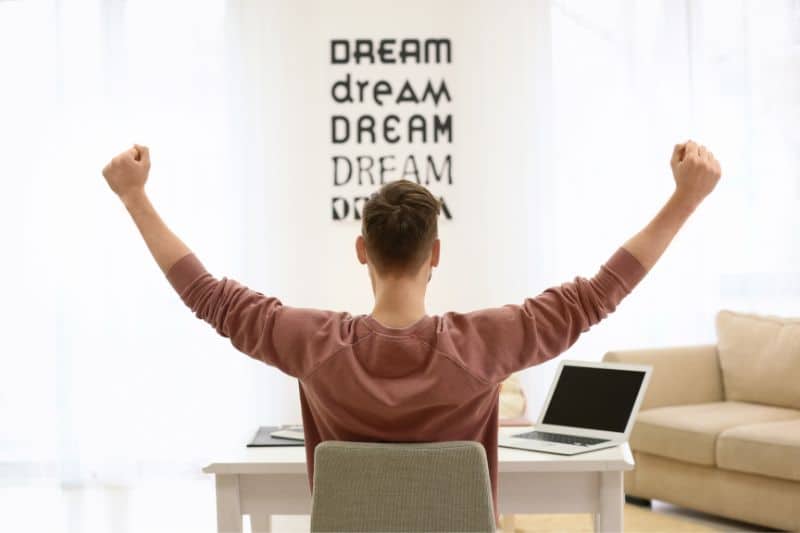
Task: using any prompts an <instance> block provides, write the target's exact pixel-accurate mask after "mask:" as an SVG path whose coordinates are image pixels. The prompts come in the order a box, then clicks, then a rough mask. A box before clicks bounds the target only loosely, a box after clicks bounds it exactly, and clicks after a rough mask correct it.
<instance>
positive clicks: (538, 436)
mask: <svg viewBox="0 0 800 533" xmlns="http://www.w3.org/2000/svg"><path fill="white" fill-rule="evenodd" d="M514 436H515V437H516V438H518V439H532V440H544V441H547V442H558V443H559V444H572V445H573V446H591V445H592V444H600V443H601V442H608V439H593V438H591V437H579V436H577V435H563V434H561V433H547V432H546V431H531V432H529V433H522V434H521V435H514Z"/></svg>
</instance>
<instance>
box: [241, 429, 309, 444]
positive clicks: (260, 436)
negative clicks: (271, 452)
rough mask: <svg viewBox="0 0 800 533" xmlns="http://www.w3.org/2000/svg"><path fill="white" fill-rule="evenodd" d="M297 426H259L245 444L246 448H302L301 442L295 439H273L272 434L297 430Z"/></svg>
mask: <svg viewBox="0 0 800 533" xmlns="http://www.w3.org/2000/svg"><path fill="white" fill-rule="evenodd" d="M298 427H299V426H261V427H260V428H258V431H256V434H255V435H253V438H252V439H251V440H250V442H249V443H247V447H248V448H259V447H263V446H303V441H302V440H298V439H296V438H280V437H273V436H272V434H273V433H276V432H277V433H278V434H281V432H285V431H289V432H291V430H295V431H296V430H297V428H298Z"/></svg>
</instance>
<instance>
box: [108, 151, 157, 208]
mask: <svg viewBox="0 0 800 533" xmlns="http://www.w3.org/2000/svg"><path fill="white" fill-rule="evenodd" d="M149 172H150V151H149V150H148V149H147V147H146V146H142V145H139V144H134V145H133V147H131V148H129V149H128V150H125V151H124V152H122V153H121V154H119V155H117V156H116V157H114V159H112V160H111V161H110V162H109V163H108V164H107V165H106V166H105V168H103V177H104V178H105V179H106V182H108V186H109V187H111V190H112V191H114V192H115V193H117V196H119V197H120V198H121V199H125V197H126V196H128V195H129V194H131V193H137V192H141V191H143V190H144V184H145V183H146V182H147V174H148V173H149Z"/></svg>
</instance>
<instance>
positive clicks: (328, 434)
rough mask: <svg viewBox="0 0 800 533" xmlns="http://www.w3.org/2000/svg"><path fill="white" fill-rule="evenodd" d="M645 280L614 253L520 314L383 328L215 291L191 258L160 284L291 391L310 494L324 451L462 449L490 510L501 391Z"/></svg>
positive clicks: (515, 310) (244, 293)
mask: <svg viewBox="0 0 800 533" xmlns="http://www.w3.org/2000/svg"><path fill="white" fill-rule="evenodd" d="M644 275H645V269H644V267H643V266H642V265H641V264H640V263H639V262H638V261H637V260H636V259H635V258H634V257H633V256H632V255H630V254H629V253H628V252H627V251H625V250H624V249H622V248H620V249H619V250H618V251H617V252H616V253H615V254H614V255H613V256H612V257H611V259H609V261H608V262H607V263H606V264H605V265H603V267H602V268H601V269H600V271H599V272H598V273H597V275H596V276H594V277H593V278H591V279H585V278H575V280H574V281H572V282H570V283H565V284H563V285H560V286H558V287H553V288H550V289H548V290H546V291H544V292H543V293H542V294H540V295H538V296H537V297H535V298H528V299H526V300H525V301H524V302H523V304H522V305H506V306H503V307H497V308H490V309H483V310H479V311H475V312H472V313H453V312H451V313H445V314H444V315H442V316H429V315H425V316H424V317H422V318H421V319H420V320H418V321H417V322H415V323H414V324H411V325H409V326H407V327H404V328H390V327H387V326H385V325H383V324H381V323H380V322H378V321H377V320H376V319H375V318H373V317H372V316H367V315H358V316H355V317H354V316H351V315H350V314H349V313H337V312H333V311H323V310H317V309H302V308H295V307H289V306H285V305H283V304H282V303H281V302H280V301H279V300H278V299H276V298H271V297H267V296H265V295H263V294H261V293H259V292H256V291H253V290H250V289H248V288H247V287H244V286H243V285H241V284H239V283H237V282H235V281H233V280H230V279H227V278H223V279H222V280H217V279H215V278H214V277H212V276H211V275H210V274H209V273H208V272H207V271H206V270H205V268H204V267H203V266H202V264H201V263H200V262H199V261H198V260H197V258H196V257H195V256H194V255H187V256H185V257H183V258H182V259H181V260H180V261H178V262H177V263H176V264H175V265H174V267H173V268H172V269H170V271H169V272H168V273H167V277H168V279H169V281H170V282H171V283H172V285H173V287H174V288H175V290H176V291H177V292H178V293H179V294H180V295H181V298H182V299H183V301H184V302H185V303H186V304H187V305H188V306H189V307H190V308H191V309H192V310H193V311H194V312H195V313H196V314H197V316H198V318H201V319H203V320H206V321H207V322H209V323H210V324H211V325H212V326H214V327H215V328H216V329H217V331H218V332H219V333H220V334H221V335H223V336H226V337H230V339H231V342H232V343H233V345H234V346H235V347H236V348H237V349H239V350H241V351H242V352H244V353H246V354H248V355H250V356H251V357H254V358H256V359H259V360H261V361H263V362H265V363H267V364H270V365H272V366H275V367H277V368H279V369H281V370H282V371H284V372H285V373H287V374H289V375H292V376H294V377H296V378H297V379H298V380H299V384H300V401H301V406H302V414H303V425H304V428H305V436H306V455H307V461H308V465H309V469H308V473H309V484H311V483H312V482H313V472H314V465H313V460H314V448H315V447H316V445H317V444H318V443H319V442H322V441H325V440H348V441H375V442H436V441H447V440H472V441H478V442H481V443H482V444H483V445H484V447H485V449H486V456H487V459H488V462H489V472H490V476H491V479H492V490H493V495H494V500H495V501H496V500H497V426H498V398H499V392H500V386H501V384H502V382H503V380H504V379H506V378H507V377H508V376H510V375H511V374H512V373H514V372H516V371H518V370H521V369H523V368H526V367H529V366H532V365H535V364H538V363H540V362H543V361H546V360H548V359H550V358H552V357H555V356H556V355H558V354H560V353H561V352H563V351H564V350H566V349H567V348H568V347H569V346H571V345H572V344H573V343H574V342H575V340H577V338H578V336H579V335H580V334H581V333H582V332H583V331H586V330H587V329H589V327H590V326H591V325H593V324H595V323H597V322H599V321H600V320H602V319H603V318H605V317H606V316H607V315H608V313H611V312H612V311H614V309H615V308H616V306H617V304H618V303H619V302H620V301H621V300H622V298H623V297H624V296H625V295H627V294H628V293H629V292H630V290H631V289H633V287H634V286H635V285H636V284H637V283H638V282H639V280H641V278H642V277H643V276H644ZM312 488H313V487H312Z"/></svg>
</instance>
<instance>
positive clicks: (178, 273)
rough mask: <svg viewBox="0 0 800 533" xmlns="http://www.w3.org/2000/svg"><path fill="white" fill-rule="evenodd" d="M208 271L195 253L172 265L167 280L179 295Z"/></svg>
mask: <svg viewBox="0 0 800 533" xmlns="http://www.w3.org/2000/svg"><path fill="white" fill-rule="evenodd" d="M207 273H208V271H207V270H206V267H204V266H203V263H201V262H200V260H199V259H198V258H197V256H195V255H194V254H193V253H190V254H187V255H185V256H183V257H181V258H180V259H178V261H177V262H176V263H175V264H174V265H172V266H171V267H170V269H169V271H168V272H167V280H168V281H169V283H170V284H171V285H172V288H174V289H175V291H176V292H177V293H178V294H181V295H182V294H183V291H185V290H186V288H187V287H189V285H191V284H192V282H194V281H195V280H197V279H198V278H200V277H201V276H203V275H205V274H207Z"/></svg>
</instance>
